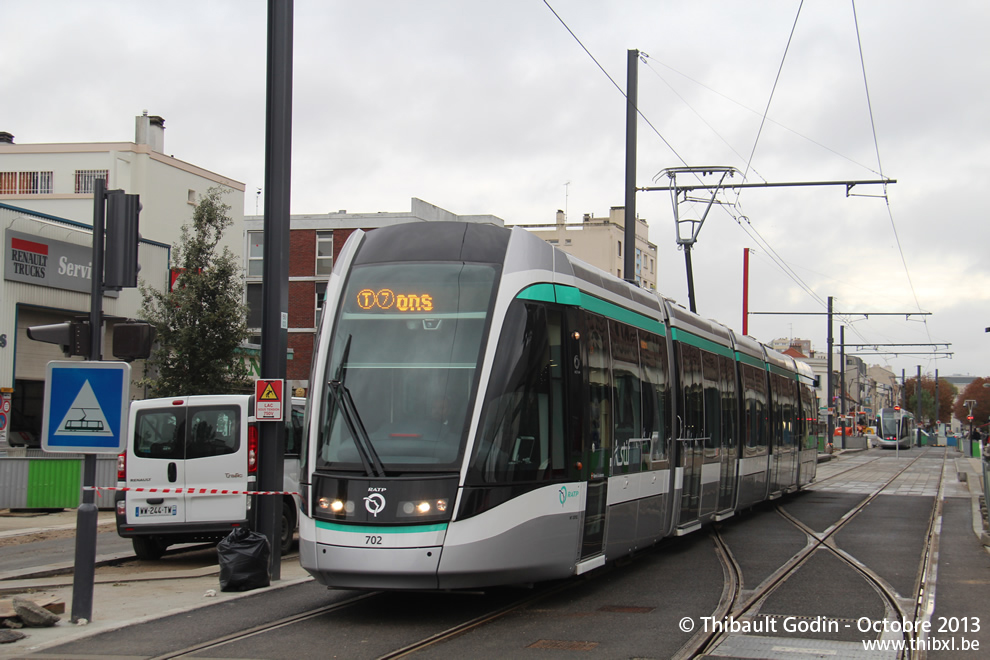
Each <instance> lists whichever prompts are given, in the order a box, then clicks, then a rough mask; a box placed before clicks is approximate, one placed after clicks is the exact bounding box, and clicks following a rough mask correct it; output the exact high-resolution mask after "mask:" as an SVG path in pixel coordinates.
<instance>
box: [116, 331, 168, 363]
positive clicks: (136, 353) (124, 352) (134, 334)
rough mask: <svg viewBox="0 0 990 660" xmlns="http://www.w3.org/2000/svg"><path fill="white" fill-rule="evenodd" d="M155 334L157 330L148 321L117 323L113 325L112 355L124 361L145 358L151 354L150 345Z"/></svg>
mask: <svg viewBox="0 0 990 660" xmlns="http://www.w3.org/2000/svg"><path fill="white" fill-rule="evenodd" d="M157 336H158V331H157V330H155V327H154V326H153V325H151V324H150V323H145V322H143V321H126V322H124V323H118V324H116V325H115V326H113V355H114V357H116V358H119V359H121V360H124V361H126V362H130V361H131V360H146V359H147V358H148V357H150V356H151V347H152V345H153V344H154V343H155V338H156V337H157Z"/></svg>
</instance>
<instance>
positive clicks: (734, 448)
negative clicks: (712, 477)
mask: <svg viewBox="0 0 990 660" xmlns="http://www.w3.org/2000/svg"><path fill="white" fill-rule="evenodd" d="M718 368H719V393H720V394H721V396H722V420H721V423H722V443H721V444H722V446H721V452H720V456H719V458H720V463H721V466H720V468H721V469H720V470H719V491H718V506H717V507H716V511H729V510H731V509H733V508H734V507H735V504H736V470H737V460H738V456H739V445H738V438H739V430H738V428H737V425H738V412H737V405H736V367H735V363H734V362H733V361H732V360H731V359H729V358H727V357H725V356H724V355H720V356H718Z"/></svg>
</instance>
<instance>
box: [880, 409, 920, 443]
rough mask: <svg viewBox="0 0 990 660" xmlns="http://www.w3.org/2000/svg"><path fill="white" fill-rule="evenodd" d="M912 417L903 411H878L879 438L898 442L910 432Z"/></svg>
mask: <svg viewBox="0 0 990 660" xmlns="http://www.w3.org/2000/svg"><path fill="white" fill-rule="evenodd" d="M913 421H914V415H912V414H911V413H909V412H904V411H903V410H897V409H894V408H883V409H881V410H880V437H881V438H884V439H894V438H897V439H898V440H899V439H901V438H905V437H907V435H908V434H909V433H910V432H911V426H912V423H913Z"/></svg>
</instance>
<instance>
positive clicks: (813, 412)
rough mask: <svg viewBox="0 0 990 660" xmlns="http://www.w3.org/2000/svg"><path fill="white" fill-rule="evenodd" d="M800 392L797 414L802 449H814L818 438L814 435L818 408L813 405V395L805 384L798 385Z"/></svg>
mask: <svg viewBox="0 0 990 660" xmlns="http://www.w3.org/2000/svg"><path fill="white" fill-rule="evenodd" d="M798 389H799V390H800V392H801V414H800V416H799V420H800V423H801V424H800V426H801V438H802V439H803V443H802V445H801V448H802V449H816V448H817V447H818V438H816V437H815V433H816V426H817V425H816V424H815V422H816V421H817V417H818V409H817V408H816V407H815V395H814V394H813V393H812V392H811V388H810V387H808V386H807V385H805V384H803V383H802V384H801V385H799V386H798Z"/></svg>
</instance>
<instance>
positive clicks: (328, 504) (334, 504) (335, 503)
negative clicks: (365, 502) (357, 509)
mask: <svg viewBox="0 0 990 660" xmlns="http://www.w3.org/2000/svg"><path fill="white" fill-rule="evenodd" d="M317 504H318V505H319V507H320V509H322V510H323V511H329V512H331V513H343V512H344V511H348V510H349V511H353V510H354V503H353V502H345V501H344V500H339V499H331V498H329V497H321V498H320V500H319V502H317ZM348 504H349V505H350V507H348Z"/></svg>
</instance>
